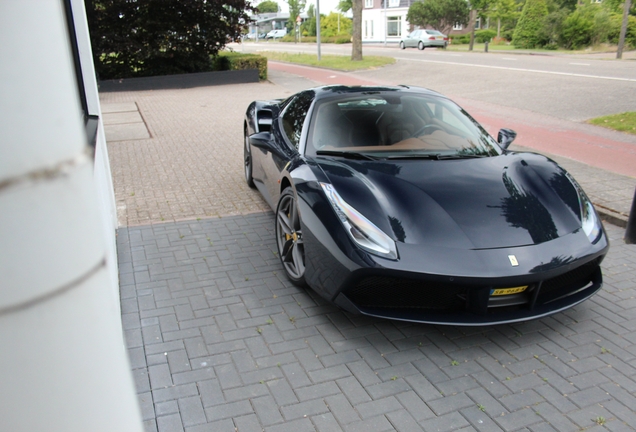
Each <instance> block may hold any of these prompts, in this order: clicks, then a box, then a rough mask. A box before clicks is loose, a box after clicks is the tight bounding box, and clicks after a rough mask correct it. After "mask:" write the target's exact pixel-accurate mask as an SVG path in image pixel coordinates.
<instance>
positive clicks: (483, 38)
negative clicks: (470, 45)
mask: <svg viewBox="0 0 636 432" xmlns="http://www.w3.org/2000/svg"><path fill="white" fill-rule="evenodd" d="M495 36H497V32H496V31H495V30H492V29H484V30H477V31H476V32H475V41H476V42H477V43H484V42H490V40H491V39H492V38H494V37H495Z"/></svg>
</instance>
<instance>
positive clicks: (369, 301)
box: [344, 260, 599, 314]
mask: <svg viewBox="0 0 636 432" xmlns="http://www.w3.org/2000/svg"><path fill="white" fill-rule="evenodd" d="M598 267H599V261H598V260H594V261H592V262H590V263H588V264H584V265H582V266H580V267H577V268H576V269H574V270H571V271H569V272H567V273H565V274H562V275H560V276H557V277H555V278H552V279H547V280H545V281H544V282H543V284H542V285H541V289H540V291H539V295H538V298H537V301H536V304H535V306H540V305H542V304H545V303H547V302H550V301H552V300H554V299H556V298H560V297H563V296H567V295H569V294H571V293H574V292H577V291H578V290H579V289H581V288H583V287H585V286H587V285H588V284H589V283H590V282H591V281H592V280H593V278H594V277H595V276H594V275H595V273H596V272H597V271H598ZM519 285H521V284H519ZM534 286H536V285H535V284H534V283H531V284H530V288H529V289H528V291H527V293H526V294H524V295H525V297H526V301H527V303H526V304H523V303H521V304H517V305H514V306H513V305H510V306H507V307H488V306H489V305H488V303H489V298H488V296H486V297H485V298H483V299H482V300H480V299H479V298H473V297H474V296H471V295H469V293H470V291H471V290H480V289H482V288H486V287H484V286H474V285H470V286H469V285H457V284H451V283H443V282H433V281H422V280H416V279H405V278H393V277H386V276H371V277H367V278H364V279H362V280H360V281H359V282H358V283H357V284H356V285H355V286H353V287H351V288H349V289H347V290H346V291H345V292H344V294H345V295H346V296H347V297H348V298H349V300H351V301H352V302H353V303H354V304H355V305H356V306H357V307H359V308H361V309H365V308H369V309H385V310H387V309H392V310H396V309H400V310H404V311H407V310H412V311H414V312H415V311H417V310H419V311H426V310H428V311H431V312H440V313H452V312H462V311H465V310H472V311H476V310H482V311H483V313H486V310H488V312H487V313H489V314H497V313H504V312H510V311H511V310H513V309H514V310H518V309H524V308H526V309H527V308H528V307H530V304H531V303H532V302H531V301H530V298H531V297H532V295H531V291H532V289H533V287H534ZM488 288H490V287H488ZM492 288H505V287H497V286H494V287H492ZM471 301H472V302H473V303H475V302H477V303H479V304H469V303H470V302H471ZM481 303H483V304H481ZM491 303H492V302H491ZM498 303H501V302H498ZM480 304H481V305H480ZM491 306H494V305H491Z"/></svg>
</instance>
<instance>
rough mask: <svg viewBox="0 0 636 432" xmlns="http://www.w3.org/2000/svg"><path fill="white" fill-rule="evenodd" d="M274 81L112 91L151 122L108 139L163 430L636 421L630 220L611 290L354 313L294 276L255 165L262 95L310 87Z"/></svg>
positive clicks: (134, 326)
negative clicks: (568, 303) (476, 315)
mask: <svg viewBox="0 0 636 432" xmlns="http://www.w3.org/2000/svg"><path fill="white" fill-rule="evenodd" d="M272 78H273V80H274V81H275V82H278V83H279V84H274V83H260V84H244V85H233V86H223V87H204V88H198V89H188V90H175V91H172V90H166V91H148V92H134V93H105V94H102V95H101V98H102V103H103V104H104V107H106V109H105V112H107V110H108V107H109V106H110V107H113V106H114V107H116V109H120V110H121V109H123V110H132V111H134V110H135V108H137V111H138V113H139V116H140V117H141V119H142V121H141V123H142V124H143V126H144V127H145V128H146V129H147V132H148V135H147V137H145V136H144V135H141V134H140V135H135V137H138V139H126V137H122V136H120V137H118V139H116V140H110V141H109V144H108V149H109V152H110V160H111V168H112V171H113V178H114V184H115V193H116V199H117V203H118V206H119V220H120V225H121V226H120V228H119V230H118V237H117V241H118V256H119V265H120V287H121V299H122V320H123V324H124V329H125V333H126V340H127V344H128V347H129V352H130V357H131V363H132V372H133V374H134V376H135V380H136V383H137V389H138V392H139V398H140V401H141V407H142V413H143V418H144V421H145V427H146V430H147V431H161V432H168V431H187V432H202V431H236V430H238V431H241V432H242V431H262V430H265V431H268V432H269V431H294V432H296V431H314V430H316V431H340V430H345V431H385V430H386V431H391V430H397V431H407V430H409V431H410V430H414V431H417V430H425V431H433V430H442V431H446V430H449V431H450V430H466V431H468V430H484V431H498V430H505V431H517V430H519V431H520V430H530V431H546V430H554V431H569V430H572V431H574V430H581V429H588V428H589V429H593V428H599V429H600V428H607V429H610V430H633V429H632V428H633V425H634V424H636V411H635V409H634V407H636V398H635V397H634V394H635V393H636V332H635V330H636V297H635V296H636V284H635V283H634V282H633V281H634V280H636V247H635V246H633V245H625V244H624V243H623V242H622V237H623V235H624V230H623V229H621V228H617V227H615V226H612V225H606V227H607V230H608V234H609V236H610V238H611V240H612V247H611V250H610V254H609V255H608V257H607V258H606V260H605V262H604V264H603V268H604V274H605V288H604V289H603V291H602V292H601V293H599V294H598V295H596V296H595V297H594V298H592V299H591V300H589V301H587V302H585V303H583V304H581V305H579V306H577V307H575V308H573V309H570V310H568V311H567V312H564V313H560V314H557V315H554V316H552V317H549V318H545V319H542V320H538V321H532V322H529V323H524V324H517V325H501V326H488V327H479V328H462V327H443V326H432V325H418V324H410V323H401V322H396V321H388V320H379V319H371V318H365V317H359V316H353V315H350V314H347V313H344V312H342V311H340V310H338V309H337V308H335V307H334V306H331V305H329V304H326V303H325V302H324V301H323V300H322V299H320V298H319V297H318V296H316V295H315V294H314V293H313V292H311V291H310V290H305V289H300V288H297V287H295V286H293V285H291V284H290V283H289V282H288V281H287V279H286V278H285V276H284V272H283V270H282V267H281V266H280V263H279V261H278V258H277V257H276V256H275V254H274V252H275V250H276V247H275V244H274V242H273V229H274V219H273V214H272V212H271V211H270V210H269V209H268V208H267V206H266V204H265V203H264V201H263V200H262V199H261V198H260V197H259V195H258V194H257V193H256V192H254V191H253V190H251V189H249V188H248V187H247V186H246V185H245V182H244V179H243V169H242V115H243V111H244V109H245V107H246V106H247V104H248V103H249V102H250V101H251V100H253V99H267V98H275V97H285V96H286V95H288V94H291V93H292V92H293V91H294V90H295V88H296V87H302V86H306V85H307V84H308V82H307V81H306V80H303V79H300V78H298V77H295V76H291V75H286V74H280V75H278V76H273V77H272ZM117 104H119V107H118V108H117ZM131 104H132V105H131ZM122 117H125V118H130V119H133V118H134V119H135V120H134V121H135V122H136V123H137V124H138V125H139V123H140V122H139V120H138V117H137V116H136V115H134V114H133V115H128V116H122ZM131 121H132V120H131ZM133 129H135V130H136V131H137V132H136V133H140V128H139V127H138V126H135V127H134V128H133ZM122 138H123V139H122ZM132 138H134V137H132ZM582 169H586V170H588V171H587V172H588V173H589V174H588V175H589V176H590V177H593V178H596V179H597V180H598V182H597V184H600V183H601V182H603V181H605V182H607V183H611V179H613V178H615V177H612V175H613V174H612V173H610V172H607V171H602V170H598V169H595V168H591V167H589V166H584V167H582ZM617 178H623V177H617ZM608 179H609V180H608ZM627 181H630V179H627Z"/></svg>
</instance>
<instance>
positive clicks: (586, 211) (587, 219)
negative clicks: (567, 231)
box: [567, 173, 603, 243]
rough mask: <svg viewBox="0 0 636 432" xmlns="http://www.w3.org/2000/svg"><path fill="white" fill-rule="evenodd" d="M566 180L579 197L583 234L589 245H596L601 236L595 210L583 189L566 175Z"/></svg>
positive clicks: (600, 228)
mask: <svg viewBox="0 0 636 432" xmlns="http://www.w3.org/2000/svg"><path fill="white" fill-rule="evenodd" d="M567 177H568V179H569V180H570V182H571V183H572V185H573V186H574V189H576V192H577V195H578V197H579V206H580V207H581V228H582V229H583V232H584V233H585V235H586V236H587V238H588V239H589V240H590V243H596V242H597V241H598V239H599V237H600V236H601V231H602V229H603V228H602V227H601V221H600V219H599V218H598V216H597V215H596V210H594V206H593V205H592V202H591V201H590V199H589V198H588V197H587V195H585V192H583V189H582V188H581V186H580V185H579V184H578V182H577V181H576V180H574V178H573V177H572V176H571V175H570V174H569V173H568V174H567Z"/></svg>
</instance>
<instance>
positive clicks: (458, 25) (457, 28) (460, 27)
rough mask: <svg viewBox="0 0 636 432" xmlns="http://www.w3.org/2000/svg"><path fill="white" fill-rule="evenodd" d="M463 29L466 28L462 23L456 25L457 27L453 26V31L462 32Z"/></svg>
mask: <svg viewBox="0 0 636 432" xmlns="http://www.w3.org/2000/svg"><path fill="white" fill-rule="evenodd" d="M463 28H464V26H463V25H461V24H460V23H455V25H454V26H453V30H462V29H463Z"/></svg>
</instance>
